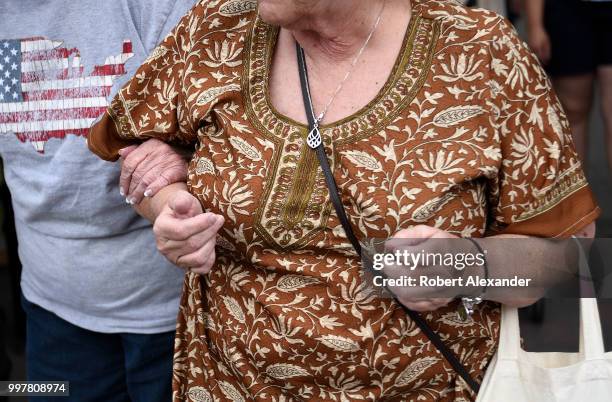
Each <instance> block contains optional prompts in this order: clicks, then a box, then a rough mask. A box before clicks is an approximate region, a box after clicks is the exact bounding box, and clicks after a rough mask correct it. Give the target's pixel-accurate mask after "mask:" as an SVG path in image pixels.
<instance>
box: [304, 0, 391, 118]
mask: <svg viewBox="0 0 612 402" xmlns="http://www.w3.org/2000/svg"><path fill="white" fill-rule="evenodd" d="M386 4H387V2H386V0H383V5H382V7H381V8H380V11H379V13H378V17H377V18H376V22H375V23H374V25H373V26H372V29H371V30H370V33H369V34H368V37H367V38H366V40H365V42H364V43H363V46H361V49H359V52H358V53H357V56H355V58H354V59H353V61H352V62H351V65H350V67H349V69H348V71H347V72H346V74H345V75H344V78H343V79H342V81H340V83H339V84H338V86H337V87H336V90H335V91H334V94H333V95H332V96H331V98H329V101H328V102H327V104H326V105H325V107H324V108H323V111H322V112H321V113H320V114H319V115H318V116H317V118H316V119H315V126H316V127H318V126H319V124H320V123H321V122H322V121H323V119H324V118H325V115H326V114H327V111H328V110H329V107H330V106H331V104H332V103H333V102H334V100H335V99H336V96H338V94H339V93H340V91H341V90H342V88H343V87H344V84H345V83H346V81H347V80H348V79H349V77H350V76H351V74H352V73H353V70H355V66H356V65H357V62H358V61H359V58H360V57H361V55H362V54H363V52H364V51H365V49H366V47H368V43H370V39H372V36H374V32H376V29H377V28H378V25H379V24H380V20H381V18H382V14H383V11H384V9H385V5H386Z"/></svg>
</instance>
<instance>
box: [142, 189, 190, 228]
mask: <svg viewBox="0 0 612 402" xmlns="http://www.w3.org/2000/svg"><path fill="white" fill-rule="evenodd" d="M181 190H184V191H186V190H187V184H186V183H174V184H170V185H169V186H166V187H164V188H162V189H161V190H160V191H159V192H158V193H157V194H155V195H154V196H153V197H145V198H144V199H143V200H142V202H141V203H140V204H138V205H135V206H134V209H135V210H136V212H138V214H139V215H140V216H142V217H143V218H145V219H148V220H149V221H151V222H155V219H157V216H158V215H159V213H160V212H161V211H162V209H163V208H164V206H165V205H166V203H167V202H168V199H169V198H170V197H171V196H172V195H173V194H175V193H176V192H177V191H181Z"/></svg>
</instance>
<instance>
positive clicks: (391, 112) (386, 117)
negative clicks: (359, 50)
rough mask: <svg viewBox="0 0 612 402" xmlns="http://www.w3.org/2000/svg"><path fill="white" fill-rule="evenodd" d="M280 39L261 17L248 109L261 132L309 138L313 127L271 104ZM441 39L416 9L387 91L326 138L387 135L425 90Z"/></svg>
mask: <svg viewBox="0 0 612 402" xmlns="http://www.w3.org/2000/svg"><path fill="white" fill-rule="evenodd" d="M278 34H279V28H278V27H274V26H271V25H268V24H266V23H265V22H264V21H262V20H261V19H260V18H259V17H257V18H256V20H255V21H254V23H253V28H252V30H251V31H250V33H249V37H248V38H247V41H246V42H247V44H246V48H247V52H246V53H247V60H246V62H245V72H244V75H243V80H244V82H243V83H244V84H245V86H244V88H246V89H247V90H246V94H247V95H246V98H247V99H245V104H246V105H247V111H248V112H249V115H250V117H251V118H252V121H253V122H259V123H262V124H261V125H262V127H261V128H265V129H266V130H270V131H271V130H273V131H275V132H281V133H287V132H289V131H294V130H299V131H300V132H302V133H305V132H306V131H307V127H306V125H305V124H304V123H301V122H298V121H296V120H294V119H292V118H290V117H288V116H286V115H284V114H282V113H280V112H279V111H278V110H276V108H275V107H274V105H273V104H272V102H271V98H270V91H269V79H270V73H271V67H272V58H273V54H274V49H275V47H276V42H277V39H278ZM438 35H439V28H438V24H437V23H435V22H434V21H433V20H431V19H428V18H424V17H422V15H421V12H420V9H419V8H414V9H413V15H412V18H411V20H410V23H409V24H408V27H407V29H406V32H405V34H404V39H403V42H402V49H401V50H400V53H399V54H398V56H397V57H396V60H395V63H394V65H393V68H392V70H391V73H390V74H389V77H388V78H387V81H386V82H385V84H384V85H383V87H382V88H381V89H380V90H379V91H378V93H377V94H376V96H375V97H374V98H373V99H372V100H371V101H370V102H368V103H367V104H366V105H365V106H363V107H361V108H360V109H359V110H357V111H356V112H354V113H352V114H351V115H349V116H347V117H344V118H342V119H340V120H337V121H335V122H333V123H329V124H323V125H321V131H322V133H323V134H324V136H325V132H327V133H328V134H330V133H329V131H330V130H331V134H332V136H333V138H334V140H338V141H340V143H343V142H346V141H350V139H359V138H363V137H364V136H367V133H371V132H375V131H378V130H380V129H382V128H383V127H384V124H385V123H388V122H389V121H390V120H391V119H390V117H394V116H396V115H397V111H398V110H399V111H401V110H402V109H403V106H405V104H406V103H409V101H410V100H412V99H413V98H414V96H415V95H416V93H417V92H418V90H419V89H420V87H421V86H422V85H423V83H424V81H425V78H426V77H427V73H428V72H429V66H430V65H431V61H432V60H431V59H432V56H433V49H432V47H433V45H434V44H435V42H436V40H437V37H438ZM406 101H408V102H406ZM272 122H274V123H273V124H271V123H272ZM366 132H367V133H366Z"/></svg>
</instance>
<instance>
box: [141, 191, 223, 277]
mask: <svg viewBox="0 0 612 402" xmlns="http://www.w3.org/2000/svg"><path fill="white" fill-rule="evenodd" d="M223 222H224V219H223V217H222V216H220V215H216V214H213V213H203V211H202V206H201V205H200V202H199V201H198V200H197V198H195V197H194V196H193V195H191V194H190V193H189V192H187V191H185V190H180V191H177V192H176V193H173V194H172V195H171V196H170V197H169V198H168V201H167V203H166V205H165V206H164V207H163V209H162V211H161V212H160V214H159V215H158V216H157V219H155V223H154V225H153V232H154V233H155V238H156V242H157V248H158V249H159V251H160V252H161V253H162V254H163V255H164V256H165V257H166V258H167V259H168V260H169V261H170V262H172V263H173V264H175V265H177V266H179V267H181V268H184V269H187V270H189V271H191V272H195V273H198V274H207V273H208V272H210V269H211V268H212V266H213V264H214V262H215V244H216V235H217V232H218V231H219V229H220V228H221V227H222V226H223Z"/></svg>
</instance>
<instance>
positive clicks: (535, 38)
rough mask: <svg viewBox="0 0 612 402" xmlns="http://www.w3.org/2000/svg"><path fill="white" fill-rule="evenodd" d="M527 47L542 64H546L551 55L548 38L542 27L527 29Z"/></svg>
mask: <svg viewBox="0 0 612 402" xmlns="http://www.w3.org/2000/svg"><path fill="white" fill-rule="evenodd" d="M529 46H530V47H531V50H533V52H534V53H535V54H536V56H538V59H540V61H541V62H542V64H548V62H549V61H550V55H551V45H550V38H549V36H548V32H546V29H544V27H543V26H542V25H537V26H533V27H530V28H529Z"/></svg>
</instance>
